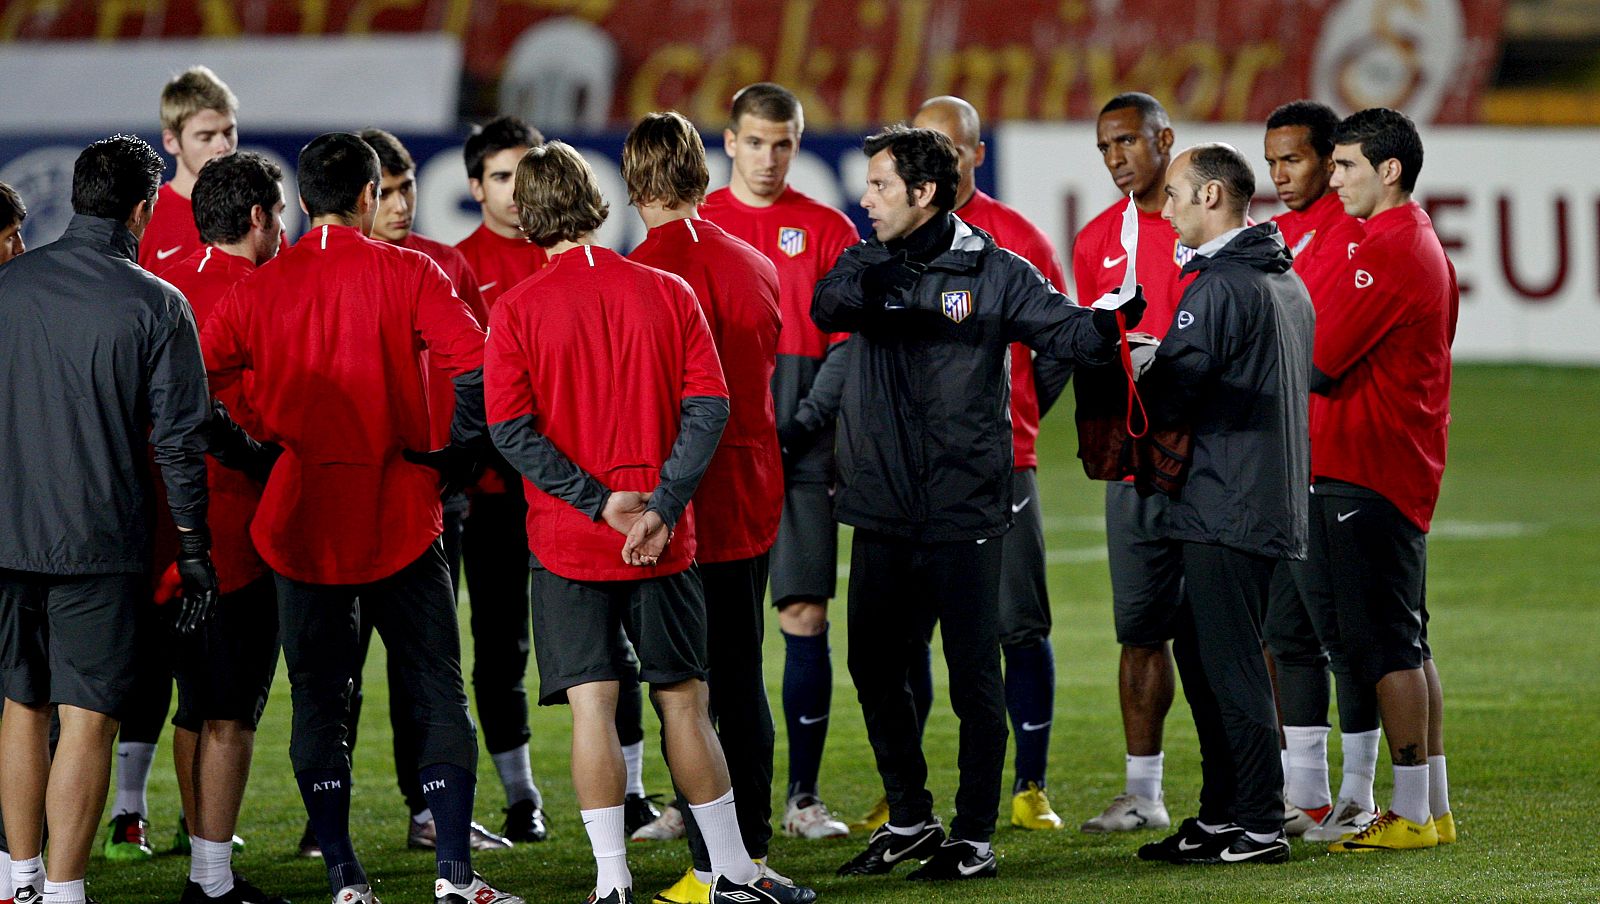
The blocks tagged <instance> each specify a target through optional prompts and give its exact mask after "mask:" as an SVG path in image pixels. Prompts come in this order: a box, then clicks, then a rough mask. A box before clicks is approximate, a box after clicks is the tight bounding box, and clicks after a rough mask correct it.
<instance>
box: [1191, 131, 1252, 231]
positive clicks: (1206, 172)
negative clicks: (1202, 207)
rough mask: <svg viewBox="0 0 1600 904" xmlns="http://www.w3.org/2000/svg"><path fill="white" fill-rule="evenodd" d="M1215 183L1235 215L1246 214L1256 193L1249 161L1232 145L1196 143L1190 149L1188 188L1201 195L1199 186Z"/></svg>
mask: <svg viewBox="0 0 1600 904" xmlns="http://www.w3.org/2000/svg"><path fill="white" fill-rule="evenodd" d="M1212 180H1216V181H1218V182H1221V183H1222V193H1223V195H1224V196H1226V197H1227V199H1228V207H1229V209H1230V210H1232V211H1233V212H1234V213H1243V212H1244V210H1245V208H1247V207H1249V206H1250V199H1251V198H1252V197H1253V196H1254V195H1255V193H1256V174H1255V172H1254V171H1253V170H1251V169H1250V161H1249V160H1246V159H1245V156H1244V155H1243V154H1241V153H1239V149H1238V148H1236V147H1234V146H1233V145H1231V144H1222V143H1220V142H1217V143H1212V144H1197V145H1195V146H1194V147H1192V148H1190V149H1189V185H1190V187H1191V188H1192V189H1193V190H1194V192H1195V193H1196V194H1197V195H1198V194H1199V191H1200V186H1202V185H1205V184H1206V183H1207V182H1210V181H1212Z"/></svg>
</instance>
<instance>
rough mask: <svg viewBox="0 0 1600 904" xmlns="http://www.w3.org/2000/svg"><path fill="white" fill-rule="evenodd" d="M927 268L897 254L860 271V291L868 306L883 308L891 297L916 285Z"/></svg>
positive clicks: (902, 254) (903, 255) (904, 254)
mask: <svg viewBox="0 0 1600 904" xmlns="http://www.w3.org/2000/svg"><path fill="white" fill-rule="evenodd" d="M927 269H928V268H927V267H925V266H923V265H922V264H919V263H917V262H916V261H913V260H910V259H908V258H907V257H906V253H905V252H904V251H900V252H897V253H896V254H895V255H894V256H893V257H891V258H889V259H888V260H886V261H879V262H878V263H876V264H871V265H869V266H867V267H864V268H862V270H861V290H862V293H863V294H864V295H865V296H866V300H867V302H868V303H869V304H871V305H873V306H875V307H879V308H881V307H883V306H884V304H885V303H886V302H888V300H889V297H890V296H891V295H894V294H897V293H899V292H903V291H905V290H907V289H910V288H911V287H912V286H914V285H916V284H917V280H918V279H919V278H920V277H921V276H922V274H923V273H924V272H926V271H927Z"/></svg>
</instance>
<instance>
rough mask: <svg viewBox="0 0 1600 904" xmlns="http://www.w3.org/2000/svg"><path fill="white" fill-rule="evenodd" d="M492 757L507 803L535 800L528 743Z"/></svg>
mask: <svg viewBox="0 0 1600 904" xmlns="http://www.w3.org/2000/svg"><path fill="white" fill-rule="evenodd" d="M640 743H643V742H640ZM492 759H493V760H494V769H495V771H496V772H498V773H500V784H501V785H502V786H504V787H505V789H506V803H508V804H516V803H521V802H522V801H525V800H533V794H534V788H533V763H532V762H531V761H530V760H529V759H528V745H527V744H523V745H522V746H521V747H517V748H515V749H512V750H507V751H504V752H503V753H497V754H494V756H493V757H492Z"/></svg>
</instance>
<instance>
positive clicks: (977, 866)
mask: <svg viewBox="0 0 1600 904" xmlns="http://www.w3.org/2000/svg"><path fill="white" fill-rule="evenodd" d="M988 866H989V860H988V858H985V859H983V860H979V861H978V862H977V863H974V864H973V865H972V866H971V867H970V868H969V867H968V866H967V865H966V864H965V863H957V864H956V869H958V870H960V871H961V875H963V876H973V875H977V874H978V873H981V872H983V871H984V870H985V869H987V868H988Z"/></svg>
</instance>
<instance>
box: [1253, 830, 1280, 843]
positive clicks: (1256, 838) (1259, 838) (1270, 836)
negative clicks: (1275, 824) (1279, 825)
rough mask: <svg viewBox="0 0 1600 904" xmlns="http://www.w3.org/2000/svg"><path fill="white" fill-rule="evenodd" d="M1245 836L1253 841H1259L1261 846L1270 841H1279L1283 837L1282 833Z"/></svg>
mask: <svg viewBox="0 0 1600 904" xmlns="http://www.w3.org/2000/svg"><path fill="white" fill-rule="evenodd" d="M1245 835H1246V836H1248V837H1249V839H1250V840H1251V841H1257V842H1260V843H1261V844H1266V843H1267V842H1269V841H1277V840H1278V839H1279V838H1282V837H1283V833H1282V832H1245Z"/></svg>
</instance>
